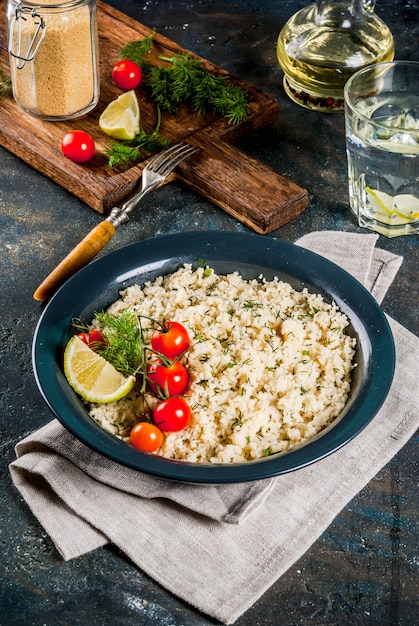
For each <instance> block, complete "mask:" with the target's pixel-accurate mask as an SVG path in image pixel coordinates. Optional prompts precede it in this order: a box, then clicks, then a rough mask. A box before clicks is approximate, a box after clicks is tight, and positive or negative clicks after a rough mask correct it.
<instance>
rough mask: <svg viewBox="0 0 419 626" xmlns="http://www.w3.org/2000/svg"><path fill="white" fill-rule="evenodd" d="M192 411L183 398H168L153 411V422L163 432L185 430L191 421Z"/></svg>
mask: <svg viewBox="0 0 419 626" xmlns="http://www.w3.org/2000/svg"><path fill="white" fill-rule="evenodd" d="M191 415H192V411H191V407H190V406H189V404H188V403H187V402H186V400H184V399H183V398H168V399H167V400H163V401H162V402H159V404H157V406H156V407H155V408H154V410H153V421H154V423H155V424H156V426H158V427H159V428H161V430H162V431H163V432H172V433H174V432H178V431H179V430H183V428H185V427H186V426H187V425H188V424H189V421H190V419H191Z"/></svg>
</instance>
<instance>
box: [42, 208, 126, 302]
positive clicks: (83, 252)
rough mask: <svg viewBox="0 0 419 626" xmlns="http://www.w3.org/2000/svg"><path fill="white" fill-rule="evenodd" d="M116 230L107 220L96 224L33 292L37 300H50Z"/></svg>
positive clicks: (100, 248) (101, 247)
mask: <svg viewBox="0 0 419 626" xmlns="http://www.w3.org/2000/svg"><path fill="white" fill-rule="evenodd" d="M115 232H116V227H115V226H114V225H113V224H112V223H111V222H109V221H107V220H103V222H100V223H99V224H98V225H97V226H95V227H94V228H93V229H92V230H91V231H90V233H88V234H87V235H86V237H85V238H84V239H83V240H82V241H81V242H80V243H79V244H78V245H77V246H76V247H75V248H74V249H73V250H72V251H71V252H70V253H69V254H68V255H67V256H66V257H65V258H64V259H63V260H62V261H61V263H60V264H59V265H57V267H56V268H55V269H54V270H53V271H52V272H51V273H50V274H49V275H48V276H47V277H46V278H45V280H44V281H43V282H42V283H41V284H40V285H39V287H38V289H36V291H35V293H34V294H33V297H34V298H35V300H39V301H41V302H43V301H44V300H48V298H49V297H50V296H51V295H52V294H53V292H54V291H55V290H56V289H57V288H58V287H60V286H61V285H62V284H63V283H64V282H65V281H66V280H67V278H70V276H72V275H73V274H75V273H76V272H77V271H78V270H79V269H81V268H82V267H84V266H85V265H87V264H88V263H89V261H91V260H92V259H93V258H94V257H95V256H96V255H97V254H98V253H99V252H100V251H101V250H102V249H103V248H104V247H105V246H106V244H107V243H108V241H110V239H111V238H112V237H113V236H114V234H115Z"/></svg>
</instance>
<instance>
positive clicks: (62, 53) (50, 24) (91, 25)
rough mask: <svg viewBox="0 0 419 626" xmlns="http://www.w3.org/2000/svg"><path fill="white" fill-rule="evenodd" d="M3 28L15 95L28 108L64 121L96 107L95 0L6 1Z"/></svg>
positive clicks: (97, 86)
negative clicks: (5, 33)
mask: <svg viewBox="0 0 419 626" xmlns="http://www.w3.org/2000/svg"><path fill="white" fill-rule="evenodd" d="M7 32H8V40H9V59H10V69H11V76H12V84H13V95H14V98H15V100H16V102H17V103H18V104H19V105H20V106H21V107H22V108H23V109H24V110H25V111H26V112H27V113H30V114H32V115H35V116H37V117H40V118H42V119H47V120H65V119H72V118H75V117H79V116H81V115H84V114H86V113H88V112H89V111H91V110H92V109H93V108H94V107H95V106H96V104H97V102H98V99H99V71H98V41H97V21H96V1H95V0H70V1H69V2H60V1H59V0H43V2H42V3H34V2H29V1H26V0H23V2H22V1H19V0H8V4H7Z"/></svg>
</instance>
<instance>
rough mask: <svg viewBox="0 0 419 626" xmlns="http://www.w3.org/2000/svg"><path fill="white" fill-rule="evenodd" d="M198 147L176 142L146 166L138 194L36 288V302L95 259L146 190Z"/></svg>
mask: <svg viewBox="0 0 419 626" xmlns="http://www.w3.org/2000/svg"><path fill="white" fill-rule="evenodd" d="M197 150H198V148H195V147H194V146H190V145H188V144H185V143H177V144H175V145H174V146H171V147H170V148H168V149H167V150H164V151H163V152H160V153H159V154H157V155H156V156H155V157H154V158H153V159H151V161H150V162H149V163H148V164H147V165H146V166H145V168H144V169H143V171H142V175H141V191H140V192H138V193H137V194H136V195H135V196H134V197H133V198H131V199H130V200H128V201H127V202H125V204H123V205H122V207H121V208H118V207H114V208H113V209H112V211H111V212H110V214H109V216H108V217H107V218H106V219H105V220H103V221H102V222H100V223H99V224H98V225H97V226H95V227H94V228H93V229H92V230H91V231H90V232H89V233H88V234H87V235H86V237H85V238H84V239H83V240H82V241H81V242H80V243H79V244H78V245H77V246H76V247H75V248H73V250H72V251H71V252H70V253H69V254H68V255H67V256H66V257H65V258H64V259H63V260H62V261H61V263H59V265H57V267H56V268H55V269H54V270H53V271H52V272H51V273H50V274H49V275H48V276H47V277H46V278H45V280H44V281H43V282H42V283H41V284H40V285H39V287H38V288H37V289H36V291H35V293H34V294H33V297H34V298H35V300H39V301H44V300H47V299H48V298H49V296H50V295H51V294H52V293H53V292H54V291H55V290H56V289H57V288H58V287H59V286H60V285H62V283H63V282H64V281H66V280H67V278H70V276H72V275H73V274H75V273H76V272H77V271H78V270H79V269H81V268H82V267H84V266H85V265H87V264H88V263H89V261H91V260H92V259H94V257H95V256H96V255H97V254H98V253H99V252H100V251H101V250H103V248H104V247H105V246H106V244H107V243H108V242H109V241H110V240H111V239H112V237H113V236H114V234H115V233H116V230H117V229H118V228H119V226H120V225H121V224H124V223H126V222H128V220H129V214H130V213H131V212H132V211H133V210H134V209H135V207H136V206H137V205H138V203H139V202H140V200H141V199H142V198H143V197H144V196H145V195H146V194H147V193H149V191H152V190H153V189H156V188H157V187H158V186H159V185H161V184H162V183H163V182H164V181H165V180H166V178H167V177H168V176H169V174H170V173H171V172H172V171H173V170H174V169H175V167H177V166H178V165H179V163H181V162H182V161H183V160H184V159H186V158H187V157H189V156H191V155H192V154H193V153H195V152H196V151H197Z"/></svg>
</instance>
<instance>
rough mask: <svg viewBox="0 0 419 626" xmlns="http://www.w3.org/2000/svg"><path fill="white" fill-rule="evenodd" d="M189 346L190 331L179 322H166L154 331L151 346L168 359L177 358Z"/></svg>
mask: <svg viewBox="0 0 419 626" xmlns="http://www.w3.org/2000/svg"><path fill="white" fill-rule="evenodd" d="M188 346H189V335H188V331H187V330H186V328H185V327H184V326H182V324H180V323H179V322H165V323H164V327H163V328H158V329H157V330H155V331H154V333H153V336H152V337H151V347H152V348H153V350H155V351H156V352H159V353H160V354H163V355H164V356H165V357H167V358H168V359H176V358H177V357H178V356H180V355H181V354H183V353H184V352H186V350H187V349H188Z"/></svg>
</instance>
